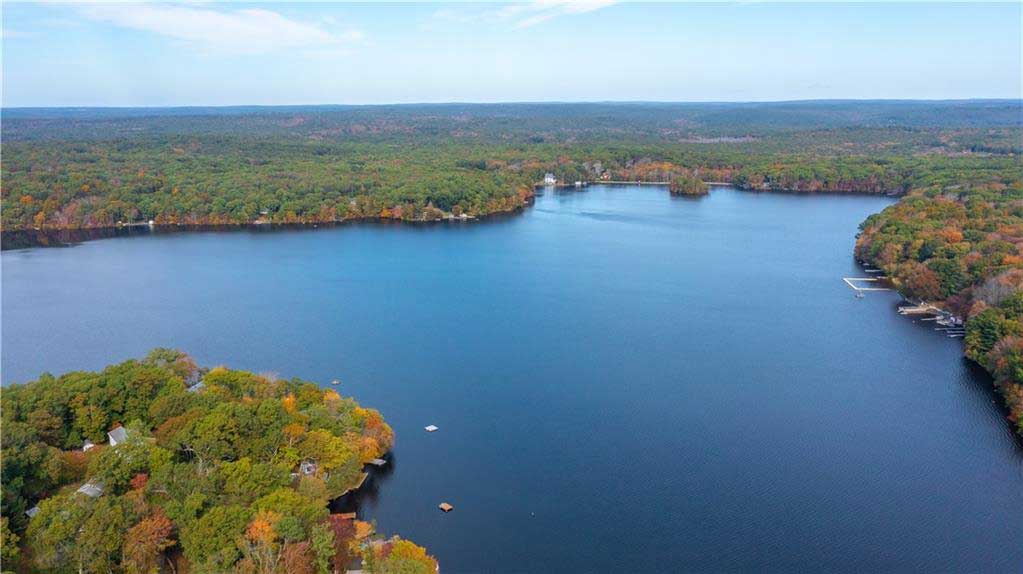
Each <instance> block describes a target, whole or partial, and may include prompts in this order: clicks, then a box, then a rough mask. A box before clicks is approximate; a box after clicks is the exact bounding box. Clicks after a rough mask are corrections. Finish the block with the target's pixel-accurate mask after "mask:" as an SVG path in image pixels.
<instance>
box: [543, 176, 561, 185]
mask: <svg viewBox="0 0 1023 574" xmlns="http://www.w3.org/2000/svg"><path fill="white" fill-rule="evenodd" d="M543 184H544V185H557V184H558V178H556V177H554V174H553V173H545V174H544V176H543Z"/></svg>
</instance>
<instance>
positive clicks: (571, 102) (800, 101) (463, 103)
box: [0, 96, 1023, 110]
mask: <svg viewBox="0 0 1023 574" xmlns="http://www.w3.org/2000/svg"><path fill="white" fill-rule="evenodd" d="M966 102H978V103H985V102H987V103H997V102H1006V103H1010V102H1015V103H1020V104H1023V96H1019V97H1015V98H1006V97H975V98H810V99H793V100H509V101H492V102H490V101H459V100H451V101H443V102H389V103H373V104H367V103H361V104H344V103H315V104H168V105H147V104H140V105H59V106H38V105H35V106H25V105H17V106H8V105H0V110H138V109H152V110H160V109H202V108H204V109H210V108H215V109H216V108H219V109H231V108H310V107H318V108H325V107H336V108H370V107H402V106H407V107H414V106H467V105H468V106H507V105H601V104H603V105H607V104H618V105H649V104H655V105H671V104H675V105H700V104H703V105H708V104H730V105H742V104H809V103H966Z"/></svg>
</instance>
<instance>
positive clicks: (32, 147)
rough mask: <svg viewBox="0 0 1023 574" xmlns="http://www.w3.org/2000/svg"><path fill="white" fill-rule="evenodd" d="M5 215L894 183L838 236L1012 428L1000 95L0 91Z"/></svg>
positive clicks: (120, 215) (30, 218)
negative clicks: (7, 106)
mask: <svg viewBox="0 0 1023 574" xmlns="http://www.w3.org/2000/svg"><path fill="white" fill-rule="evenodd" d="M4 113H5V116H4V120H3V136H4V143H3V152H4V157H3V162H2V188H0V192H2V193H0V207H2V224H3V230H4V236H5V245H18V244H17V243H15V242H11V241H10V238H8V237H7V236H8V234H9V232H12V231H16V230H34V229H39V230H42V231H43V232H45V231H47V230H60V229H80V228H105V227H111V226H116V225H118V224H119V223H120V224H126V223H132V222H148V221H153V222H154V223H155V224H158V225H163V224H167V225H173V224H186V225H187V224H214V225H220V224H250V223H313V222H340V221H347V220H352V219H366V218H383V219H400V220H412V221H427V220H439V219H462V218H466V217H480V216H486V215H489V214H493V213H498V212H505V211H512V210H516V209H519V208H521V207H522V206H523V205H527V204H528V203H529V201H530V200H531V199H532V197H533V193H534V185H535V184H536V183H537V182H538V181H540V180H542V179H543V176H544V174H545V173H552V174H554V175H555V176H556V177H557V178H558V179H559V180H561V181H566V182H572V181H598V182H599V181H608V180H610V181H659V182H669V189H670V191H671V193H673V194H677V195H701V194H703V193H705V191H706V187H705V185H704V184H703V183H701V182H705V181H715V182H728V183H732V184H734V185H736V186H738V187H740V188H743V189H747V190H753V191H797V192H807V193H810V192H830V193H875V194H888V195H896V196H900V197H902V198H903V199H902V200H901V201H900V202H899V203H897V204H896V205H894V206H892V207H890V208H888V209H886V210H885V211H884V212H882V213H881V214H878V215H875V216H873V217H871V218H870V219H868V220H867V221H866V222H865V223H864V225H863V227H862V233H861V235H860V237H859V239H858V242H857V245H856V253H857V256H858V257H859V258H860V259H861V260H864V261H867V262H869V263H871V264H873V265H877V266H879V267H881V268H883V269H884V270H885V271H886V272H887V273H888V274H889V275H890V276H891V277H892V279H893V281H894V283H895V285H896V286H897V287H898V288H899V290H900V291H901V292H902V293H903V294H904V295H905V296H907V297H911V298H916V299H923V300H927V301H930V302H934V303H937V304H940V305H943V306H945V307H946V308H948V309H950V310H952V311H954V312H956V313H957V314H959V315H960V316H962V317H964V318H966V319H967V330H968V333H967V336H966V354H967V356H969V357H970V358H972V359H974V360H976V361H977V362H979V363H980V364H982V365H984V366H985V367H986V368H987V369H988V370H989V371H990V372H991V373H992V374H993V375H994V377H995V379H996V382H997V384H998V385H999V388H1000V389H1001V390H1002V392H1003V394H1004V395H1005V397H1006V400H1007V403H1008V404H1009V406H1010V411H1011V415H1010V416H1011V417H1012V419H1013V420H1014V421H1015V422H1016V424H1017V425H1020V426H1018V428H1020V432H1023V319H1021V314H1023V303H1021V302H1020V299H1019V296H1018V295H1017V294H1018V293H1019V291H1020V289H1021V287H1023V160H1021V158H1023V155H1021V154H1023V106H1021V102H1020V101H1019V100H979V101H977V100H967V101H946V102H914V101H874V102H872V101H861V102H852V101H811V102H790V103H745V104H657V103H634V104H615V103H599V104H596V103H595V104H493V105H471V104H440V105H408V106H296V107H269V108H262V107H237V108H176V109H162V110H147V109H102V110H95V109H93V110H90V109H84V110H81V109H15V110H5V112H4Z"/></svg>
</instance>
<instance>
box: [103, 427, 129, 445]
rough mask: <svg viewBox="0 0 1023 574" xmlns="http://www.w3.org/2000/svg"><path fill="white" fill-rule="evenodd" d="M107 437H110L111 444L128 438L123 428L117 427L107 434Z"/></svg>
mask: <svg viewBox="0 0 1023 574" xmlns="http://www.w3.org/2000/svg"><path fill="white" fill-rule="evenodd" d="M107 436H108V437H110V441H111V442H124V440H125V439H127V438H128V431H127V430H125V429H124V427H117V428H115V429H114V430H112V431H110V432H108V433H107Z"/></svg>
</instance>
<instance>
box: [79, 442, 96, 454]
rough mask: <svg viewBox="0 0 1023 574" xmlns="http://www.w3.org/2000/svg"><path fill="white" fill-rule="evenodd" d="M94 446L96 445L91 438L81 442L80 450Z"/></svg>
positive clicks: (85, 450) (87, 450) (88, 449)
mask: <svg viewBox="0 0 1023 574" xmlns="http://www.w3.org/2000/svg"><path fill="white" fill-rule="evenodd" d="M95 447H96V444H95V443H93V442H92V441H91V440H87V441H85V442H84V443H82V452H89V451H90V450H92V449H93V448H95Z"/></svg>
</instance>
